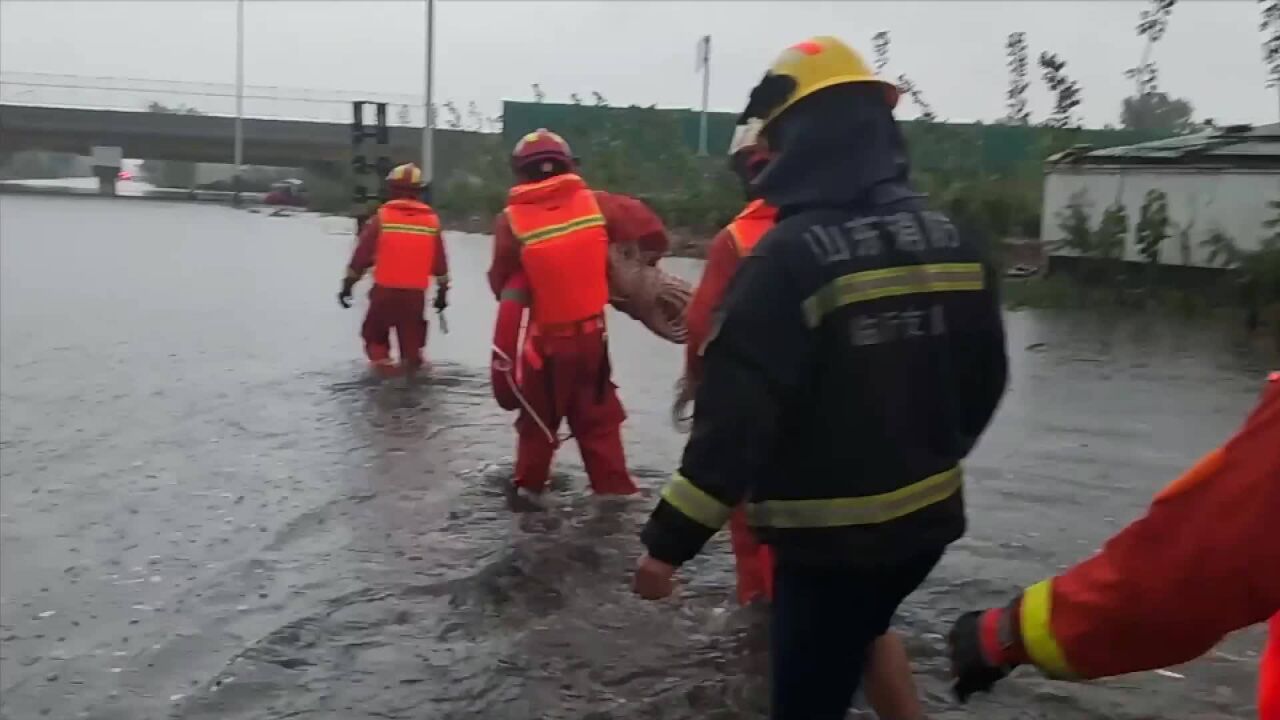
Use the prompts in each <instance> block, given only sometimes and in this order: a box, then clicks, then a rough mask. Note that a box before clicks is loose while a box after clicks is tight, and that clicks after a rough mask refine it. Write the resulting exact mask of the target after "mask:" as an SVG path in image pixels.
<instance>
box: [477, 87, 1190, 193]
mask: <svg viewBox="0 0 1280 720" xmlns="http://www.w3.org/2000/svg"><path fill="white" fill-rule="evenodd" d="M623 117H629V118H631V119H641V120H644V119H648V120H649V121H652V122H655V123H659V124H664V125H665V124H666V123H674V124H675V126H676V127H677V128H678V132H679V135H680V137H681V138H683V140H684V142H685V144H686V146H687V147H688V148H689V149H690V150H696V149H697V147H698V121H699V118H698V113H697V112H696V111H693V110H688V109H655V108H637V107H632V108H612V107H593V106H587V105H561V104H555V103H531V102H512V101H507V102H505V103H503V115H502V120H503V130H502V134H503V142H504V143H505V144H506V145H507V147H514V145H515V143H516V141H517V140H519V138H520V136H522V135H524V134H526V133H528V132H531V131H533V130H536V129H538V128H542V127H545V128H548V129H551V130H555V131H556V132H558V133H560V134H561V135H563V136H564V138H565V139H566V140H568V141H569V144H570V145H574V144H575V140H576V139H582V138H586V137H589V136H591V135H592V134H593V133H596V132H598V131H600V130H601V129H603V128H605V127H607V126H608V125H609V123H611V122H616V121H618V120H620V119H622V118H623ZM736 120H737V115H735V114H734V113H724V112H716V113H708V114H707V148H708V150H709V151H710V152H711V153H712V154H713V155H723V154H724V153H725V152H726V151H727V150H728V147H729V141H730V139H731V137H732V135H733V126H734V123H735V122H736ZM903 125H904V133H905V134H906V136H907V140H908V143H909V144H910V145H911V146H912V159H913V163H914V164H915V167H916V169H917V170H918V171H923V172H930V171H936V170H943V169H950V170H955V171H958V172H973V173H976V174H979V175H1002V174H1006V173H1009V172H1012V171H1014V170H1015V169H1018V168H1020V167H1021V168H1025V167H1028V164H1029V163H1030V164H1031V165H1038V163H1039V161H1041V160H1043V159H1044V157H1045V155H1046V154H1047V153H1048V150H1049V148H1050V147H1051V145H1052V142H1051V138H1052V140H1057V141H1058V142H1059V143H1060V142H1061V141H1062V138H1063V137H1064V135H1063V131H1051V130H1047V129H1045V128H1040V127H1035V126H1016V125H988V124H983V123H925V122H919V121H907V122H905V123H903ZM1055 132H1056V133H1057V135H1051V134H1052V133H1055ZM1165 136H1166V134H1163V133H1152V132H1144V131H1135V130H1077V131H1071V132H1070V133H1067V134H1066V137H1067V138H1068V139H1069V141H1070V142H1071V143H1073V144H1088V145H1094V146H1096V147H1113V146H1118V145H1132V144H1135V143H1140V142H1146V141H1148V140H1155V139H1159V138H1161V137H1165ZM579 146H582V144H581V143H579ZM580 152H581V151H580ZM583 160H584V161H586V162H588V163H589V162H590V158H589V157H584V158H583Z"/></svg>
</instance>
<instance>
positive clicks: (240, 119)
mask: <svg viewBox="0 0 1280 720" xmlns="http://www.w3.org/2000/svg"><path fill="white" fill-rule="evenodd" d="M234 162H235V167H234V168H233V169H232V176H231V204H232V205H236V206H238V205H239V204H240V171H241V168H243V167H244V0H236V139H235V160H234Z"/></svg>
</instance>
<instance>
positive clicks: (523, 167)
mask: <svg viewBox="0 0 1280 720" xmlns="http://www.w3.org/2000/svg"><path fill="white" fill-rule="evenodd" d="M576 164H577V163H576V161H575V160H574V157H573V153H572V151H571V150H570V148H569V144H568V143H566V142H565V141H564V139H563V138H561V137H560V136H559V135H557V134H555V133H553V132H550V131H548V130H545V129H540V130H537V131H535V132H532V133H529V134H528V135H526V136H525V137H523V138H522V139H521V140H520V142H519V143H517V144H516V147H515V149H514V150H513V151H512V155H511V167H512V170H513V171H514V172H515V176H516V185H515V186H514V187H513V188H512V189H511V191H510V193H509V195H508V198H507V206H506V209H505V210H504V211H503V212H502V213H501V214H500V215H499V216H498V218H497V220H496V221H495V223H494V252H493V264H492V266H491V267H490V269H489V284H490V286H491V287H492V289H493V292H494V295H495V296H497V297H499V299H501V298H502V292H503V289H504V288H505V287H506V286H507V283H508V281H510V280H511V279H512V278H513V277H515V276H516V274H517V272H519V271H523V276H524V278H525V280H526V282H527V284H528V294H529V299H530V314H531V322H530V324H529V329H528V332H527V337H528V340H527V347H526V348H525V352H523V353H522V361H523V366H522V368H521V381H520V392H521V394H522V396H523V398H524V401H525V404H524V405H522V407H521V411H520V415H519V417H518V418H517V419H516V431H517V434H518V443H517V447H516V467H515V478H514V481H513V488H512V490H513V492H514V500H515V506H516V508H517V509H530V510H531V509H536V508H537V507H539V506H540V500H541V495H542V492H543V491H544V489H545V488H546V485H547V479H548V475H549V473H550V470H551V461H552V457H553V455H554V453H555V450H556V448H557V447H558V446H559V444H560V440H559V439H558V437H557V435H556V433H557V432H558V428H559V427H560V423H561V421H562V420H567V421H568V424H569V429H570V431H571V432H572V433H573V438H574V439H575V440H576V441H577V443H578V448H579V449H580V450H581V452H582V462H583V465H585V466H586V471H587V479H588V481H589V482H590V484H591V488H592V490H593V491H594V492H595V493H597V494H603V495H629V494H631V493H634V492H635V491H636V486H635V484H634V483H633V482H632V480H631V476H630V475H629V474H628V472H627V468H626V460H625V457H624V455H623V450H622V429H621V425H622V421H623V420H624V419H625V418H626V412H625V411H624V410H623V408H622V403H621V401H620V400H619V399H618V395H617V391H616V388H615V387H614V384H613V381H612V378H611V372H610V366H609V349H608V344H607V342H606V339H607V333H606V330H605V316H604V312H605V305H607V304H608V303H609V279H608V255H609V243H610V242H621V241H627V242H636V243H637V244H638V245H639V246H640V247H641V248H642V249H643V250H644V251H646V252H648V253H650V254H653V255H654V256H655V257H656V256H661V255H662V254H663V253H665V252H666V249H667V244H668V240H667V235H666V230H665V228H663V226H662V222H661V221H660V220H658V218H657V216H655V215H654V214H653V213H652V211H650V210H649V209H648V208H647V207H646V206H644V205H643V204H642V203H640V202H639V201H638V200H635V199H632V198H628V197H624V196H620V195H614V194H610V193H605V192H598V191H592V190H591V188H589V187H588V186H587V184H586V182H585V181H583V179H582V178H581V177H580V176H578V175H577V174H576V173H575V169H576Z"/></svg>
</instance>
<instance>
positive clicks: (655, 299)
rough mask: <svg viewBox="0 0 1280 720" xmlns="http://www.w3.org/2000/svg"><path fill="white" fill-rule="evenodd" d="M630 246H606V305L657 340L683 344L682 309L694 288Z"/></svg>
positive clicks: (625, 244) (632, 245)
mask: <svg viewBox="0 0 1280 720" xmlns="http://www.w3.org/2000/svg"><path fill="white" fill-rule="evenodd" d="M652 260H653V259H652V258H647V257H645V256H644V254H643V253H641V252H640V249H639V246H637V245H635V244H633V243H614V244H612V245H610V246H609V302H610V304H612V305H613V306H614V307H615V308H617V309H618V311H619V312H621V313H623V314H625V315H627V316H628V317H630V318H633V319H635V320H638V321H640V323H641V324H643V325H644V326H645V327H647V328H649V330H650V332H652V333H653V334H654V335H657V336H658V337H660V338H662V339H664V340H668V341H670V342H673V343H676V344H677V345H683V344H684V343H685V341H686V340H687V339H688V337H689V328H688V327H686V326H685V323H684V312H685V308H687V307H688V306H689V301H690V299H692V297H693V286H692V285H690V284H689V283H688V282H686V281H685V280H682V279H681V278H678V277H676V276H675V275H672V274H671V273H668V272H666V271H665V270H662V269H660V268H658V267H657V266H655V265H653V264H651V261H652Z"/></svg>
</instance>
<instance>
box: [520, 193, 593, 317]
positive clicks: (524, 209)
mask: <svg viewBox="0 0 1280 720" xmlns="http://www.w3.org/2000/svg"><path fill="white" fill-rule="evenodd" d="M506 215H507V222H508V223H509V224H510V225H511V231H512V233H514V234H515V236H516V239H517V240H518V241H519V242H520V246H521V252H520V264H521V266H522V267H523V268H524V271H525V274H526V275H527V276H528V279H529V285H530V288H531V289H532V294H533V320H534V322H535V323H537V324H538V326H539V327H541V328H543V329H548V328H551V327H554V326H558V325H568V324H572V323H576V322H579V321H582V320H587V319H590V318H594V317H597V316H599V315H600V314H601V313H603V312H604V306H605V305H606V304H608V302H609V277H608V263H609V235H608V233H607V232H606V231H605V221H604V215H603V214H602V213H601V212H600V205H599V203H597V202H596V197H595V194H594V193H592V192H591V190H590V189H589V188H588V187H587V185H586V183H585V182H583V180H582V178H580V177H578V176H577V175H572V174H566V175H557V176H556V177H553V178H549V179H547V180H543V181H542V182H537V183H528V184H524V185H517V186H516V187H514V188H512V190H511V193H510V196H509V197H508V200H507V209H506Z"/></svg>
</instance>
